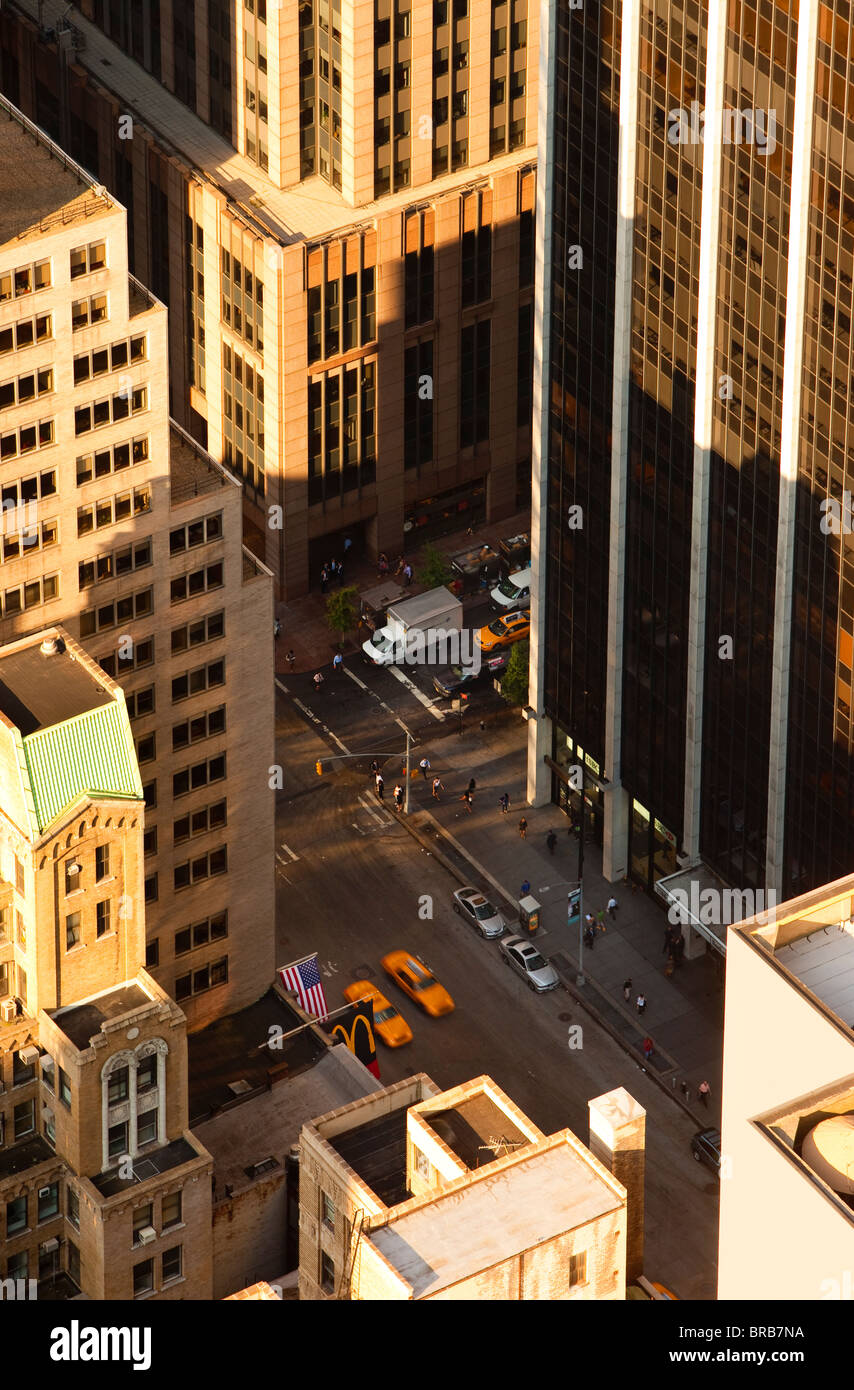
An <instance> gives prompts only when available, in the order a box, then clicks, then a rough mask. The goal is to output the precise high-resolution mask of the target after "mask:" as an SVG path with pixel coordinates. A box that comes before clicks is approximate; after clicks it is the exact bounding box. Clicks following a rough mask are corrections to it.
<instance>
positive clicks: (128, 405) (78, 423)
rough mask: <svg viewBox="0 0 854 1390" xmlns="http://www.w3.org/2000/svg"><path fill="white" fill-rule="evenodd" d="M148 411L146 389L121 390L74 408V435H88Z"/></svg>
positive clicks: (136, 387) (141, 387) (144, 387)
mask: <svg viewBox="0 0 854 1390" xmlns="http://www.w3.org/2000/svg"><path fill="white" fill-rule="evenodd" d="M147 409H148V387H147V386H135V387H134V388H133V390H132V391H130V392H128V391H126V390H124V389H123V390H121V391H119V392H117V393H116V394H115V395H114V396H106V397H105V398H104V399H103V400H102V401H93V402H92V403H91V404H90V405H80V406H76V407H75V410H74V433H75V434H76V435H78V436H79V435H81V434H88V433H89V432H90V430H97V429H100V428H101V427H102V426H103V425H114V424H116V423H117V421H119V420H126V419H127V418H128V416H129V415H139V414H141V413H142V411H144V410H147Z"/></svg>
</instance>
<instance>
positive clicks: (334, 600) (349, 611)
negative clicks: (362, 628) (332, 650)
mask: <svg viewBox="0 0 854 1390" xmlns="http://www.w3.org/2000/svg"><path fill="white" fill-rule="evenodd" d="M358 621H359V595H358V592H357V590H356V588H355V586H354V585H352V584H351V585H350V586H349V587H348V588H346V589H338V590H336V592H335V593H334V594H330V595H329V597H328V598H327V600H326V622H327V625H328V627H330V628H331V629H332V631H333V632H335V633H337V634H338V641H339V643H340V642H343V640H344V635H345V633H347V632H352V630H353V628H354V627H355V626H356V624H357V622H358Z"/></svg>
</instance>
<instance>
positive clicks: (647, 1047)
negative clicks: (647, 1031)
mask: <svg viewBox="0 0 854 1390" xmlns="http://www.w3.org/2000/svg"><path fill="white" fill-rule="evenodd" d="M654 1051H655V1047H654V1046H653V1041H652V1038H644V1040H643V1059H644V1061H645V1062H648V1061H649V1059H650V1057H651V1056H652V1054H653V1052H654Z"/></svg>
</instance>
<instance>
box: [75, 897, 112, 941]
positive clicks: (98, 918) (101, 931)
mask: <svg viewBox="0 0 854 1390" xmlns="http://www.w3.org/2000/svg"><path fill="white" fill-rule="evenodd" d="M112 922H113V911H112V904H111V902H110V899H109V898H103V899H102V900H101V901H100V902H96V904H95V937H96V939H97V940H100V939H101V937H102V936H107V935H109V933H110V932H111V931H112V930H113V926H112ZM84 944H85V943H84V941H83V916H82V913H80V912H69V913H68V914H67V916H66V918H65V949H66V951H73V950H74V948H75V946H81V945H84Z"/></svg>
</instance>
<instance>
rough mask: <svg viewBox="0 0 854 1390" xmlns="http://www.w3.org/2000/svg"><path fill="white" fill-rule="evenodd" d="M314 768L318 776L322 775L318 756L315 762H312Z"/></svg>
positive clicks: (321, 766)
mask: <svg viewBox="0 0 854 1390" xmlns="http://www.w3.org/2000/svg"><path fill="white" fill-rule="evenodd" d="M314 770H315V772H316V773H317V775H318V777H322V776H323V763H322V762H321V761H320V758H318V760H317V762H316V763H315V764H314Z"/></svg>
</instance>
